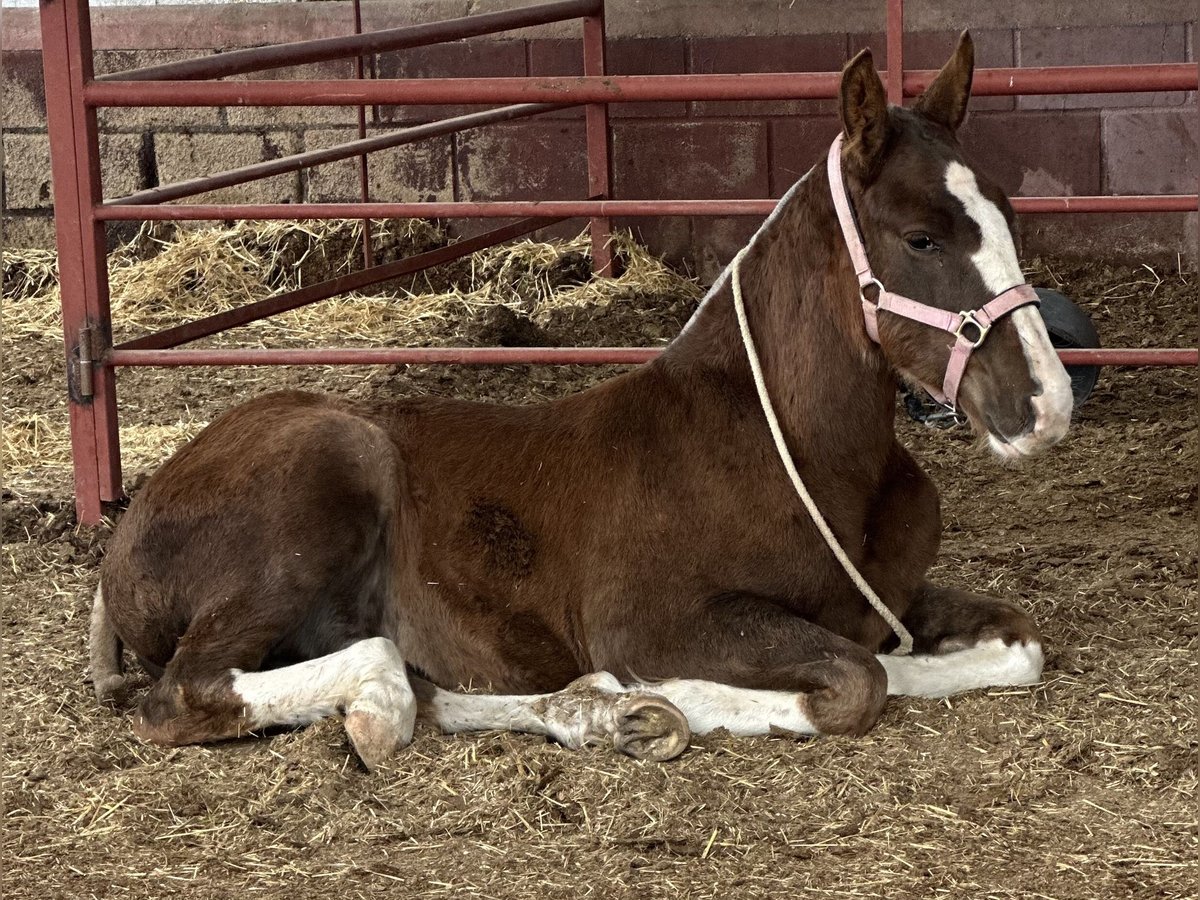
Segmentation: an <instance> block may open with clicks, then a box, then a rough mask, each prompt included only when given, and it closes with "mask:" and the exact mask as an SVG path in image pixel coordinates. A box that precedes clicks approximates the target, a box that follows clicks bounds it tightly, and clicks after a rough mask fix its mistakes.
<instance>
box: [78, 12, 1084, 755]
mask: <svg viewBox="0 0 1200 900" xmlns="http://www.w3.org/2000/svg"><path fill="white" fill-rule="evenodd" d="M972 69H973V50H972V45H971V41H970V38H969V36H968V35H966V34H964V35H963V37H962V39H961V41H960V43H959V46H958V48H957V50H956V51H955V53H954V55H953V57H952V58H951V59H950V61H949V62H948V63H947V64H946V66H945V67H944V68H943V69H942V70H941V72H940V73H939V75H938V76H937V78H936V80H935V81H934V82H933V84H932V85H931V86H930V87H929V89H928V90H927V91H925V93H924V94H922V95H921V96H920V97H919V98H917V100H916V101H915V102H914V103H913V105H912V107H911V108H909V109H900V108H896V107H889V106H888V105H887V103H886V100H885V96H884V90H883V86H882V84H881V83H880V80H879V76H878V74H877V73H876V71H875V68H874V66H873V64H872V60H871V56H870V54H869V53H868V52H863V53H861V54H859V55H858V56H857V57H855V58H854V60H852V61H851V62H850V63H849V64H848V65H847V67H846V69H845V71H844V72H843V75H842V82H841V91H840V97H841V100H840V103H841V117H842V123H843V129H844V130H843V134H842V135H841V136H840V137H839V139H838V141H837V142H835V144H834V146H833V147H832V148H831V151H830V154H829V156H828V158H827V159H826V160H822V161H821V162H819V163H818V164H817V165H816V166H814V167H813V169H812V170H811V171H810V172H809V173H808V174H807V175H805V176H804V178H802V179H801V180H800V182H799V183H797V184H796V185H795V186H794V187H792V189H791V190H790V191H788V193H787V194H786V195H785V196H784V197H783V199H782V200H781V201H780V202H779V205H778V207H777V208H776V210H775V211H774V212H773V213H772V214H771V216H770V217H769V218H768V219H767V220H766V221H765V222H764V224H763V225H762V227H761V228H760V229H759V230H758V232H757V233H756V234H755V235H754V237H753V238H752V239H751V241H750V243H749V244H748V245H747V247H746V248H745V249H744V250H742V251H741V253H739V254H738V257H737V259H736V260H735V262H734V264H732V265H731V266H730V268H729V269H727V270H726V271H725V273H724V274H723V275H722V276H721V278H720V279H719V280H718V281H717V283H716V284H715V285H714V286H713V288H712V290H711V291H710V292H709V294H708V296H707V297H706V298H705V300H704V302H703V304H702V305H701V306H700V308H699V309H698V310H697V312H696V314H695V315H694V316H693V318H692V319H691V321H690V322H689V323H688V324H687V326H686V328H685V329H684V330H683V331H682V333H681V334H680V335H679V336H678V338H676V339H675V340H674V341H673V342H672V343H671V344H670V346H669V347H667V348H666V351H665V352H664V353H663V354H662V356H661V357H660V358H658V359H656V360H655V361H654V362H652V363H649V364H647V365H644V366H642V367H640V368H638V369H635V370H632V371H630V372H628V373H627V374H623V375H620V376H618V377H616V378H613V379H611V380H609V381H606V382H604V383H603V384H600V385H598V386H596V387H594V388H592V389H591V390H588V391H584V392H583V393H580V394H576V395H574V396H570V397H567V398H564V399H561V400H558V401H555V402H553V403H547V404H544V405H540V406H528V407H518V408H508V407H500V406H493V405H487V404H478V403H467V402H459V401H453V400H446V399H435V398H427V397H423V398H414V399H403V400H388V399H380V400H378V401H377V402H370V403H351V402H349V401H346V400H343V399H340V398H335V397H325V396H315V395H310V394H302V393H281V394H273V395H270V396H265V397H261V398H258V399H255V400H252V401H250V402H247V403H245V404H242V405H241V406H238V407H236V408H234V409H232V410H231V411H229V412H228V413H226V414H225V415H223V416H221V417H220V418H219V419H217V420H216V421H215V422H214V423H213V424H212V425H210V426H209V427H208V428H207V429H205V431H204V432H203V433H201V434H200V435H199V436H198V437H197V438H196V439H195V440H193V441H192V442H191V443H189V444H188V445H187V446H185V447H184V448H183V449H181V450H180V451H179V452H178V453H177V454H176V455H175V456H174V457H173V458H172V459H171V460H170V461H168V462H167V463H166V464H165V465H164V466H163V467H162V469H161V470H160V471H159V472H158V473H157V474H156V475H155V476H154V477H153V478H151V479H150V481H149V483H148V484H147V485H146V486H145V488H144V489H143V490H142V491H141V493H140V494H139V495H138V496H137V497H136V499H135V500H134V501H133V503H132V504H131V505H130V507H129V510H128V511H127V513H126V514H125V516H124V519H123V520H122V521H121V523H120V526H119V528H118V529H117V531H116V533H115V535H114V536H113V538H112V541H111V544H110V546H109V548H108V553H107V556H106V558H105V560H104V564H103V566H102V570H101V586H100V588H99V589H98V590H97V593H96V600H95V609H94V614H93V623H92V673H93V678H94V684H95V689H96V692H97V695H98V696H99V697H100V698H101V700H109V699H111V698H113V697H114V696H115V695H116V694H117V693H118V692H119V691H120V690H121V688H122V686H123V676H122V674H121V672H122V669H121V659H122V656H121V654H122V647H128V648H130V649H131V650H132V651H133V652H134V653H135V654H136V655H137V656H138V657H139V658H140V659H141V660H142V661H143V663H144V664H145V665H146V666H147V668H148V669H150V670H151V671H152V672H155V673H157V674H159V677H158V680H157V681H156V683H155V684H154V685H153V687H152V688H151V689H150V690H149V691H148V693H147V694H146V695H145V696H144V698H143V699H142V700H141V703H140V706H139V708H138V710H137V712H136V714H135V716H134V720H133V728H134V730H135V732H136V733H137V734H138V735H139V736H141V737H142V738H144V739H146V740H148V741H153V742H156V743H161V744H170V745H175V744H187V743H195V742H203V741H214V740H220V739H224V738H232V737H236V736H239V735H244V734H247V733H249V732H254V731H257V730H259V729H264V728H268V727H270V726H274V725H300V724H304V723H307V722H312V721H314V720H316V719H318V718H321V717H324V716H331V715H335V714H338V713H342V714H344V715H345V727H346V731H347V732H348V734H349V737H350V740H351V742H352V744H353V746H354V748H355V750H356V751H357V753H358V755H359V756H360V757H361V758H362V760H363V762H364V763H365V764H366V765H367V766H368V767H374V766H377V765H379V764H382V763H385V762H386V761H387V760H388V759H389V757H390V756H391V755H392V754H393V753H395V752H396V751H397V749H398V748H400V747H403V746H404V745H406V744H407V743H408V742H409V741H410V740H411V738H412V734H413V728H414V724H415V722H416V721H417V720H419V719H421V720H426V721H429V722H431V723H433V724H434V725H436V726H437V727H439V728H441V729H444V730H446V731H450V732H456V731H470V730H477V729H513V730H518V731H526V732H533V733H537V734H545V735H549V736H550V737H552V738H554V739H555V740H557V741H559V742H561V743H562V744H564V745H566V746H568V747H579V746H582V745H585V744H593V743H596V742H607V743H612V744H613V745H614V746H615V747H616V748H617V749H619V750H621V751H623V752H625V753H628V754H630V755H632V756H635V757H641V758H649V759H668V758H671V757H673V756H675V755H677V754H678V753H680V752H682V751H683V749H684V748H685V747H686V746H687V744H688V740H689V737H690V734H691V733H704V732H707V731H709V730H712V729H715V728H719V727H723V728H727V729H729V730H730V731H732V732H734V733H735V734H739V735H753V734H764V733H767V732H768V731H769V730H771V729H774V728H780V729H786V730H789V731H792V732H797V733H800V734H841V733H849V734H862V733H863V732H865V731H866V730H867V729H869V728H870V727H871V726H872V724H873V723H874V722H875V721H876V719H877V718H878V717H879V715H880V711H881V709H882V708H883V706H884V703H885V700H886V697H887V695H888V694H906V695H919V696H945V695H949V694H952V693H955V692H958V691H964V690H970V689H972V688H978V687H983V686H988V685H1018V684H1031V683H1035V682H1037V681H1038V680H1039V678H1040V675H1041V667H1042V650H1041V644H1040V639H1039V635H1038V631H1037V628H1036V627H1035V626H1034V624H1033V622H1032V621H1031V620H1030V619H1029V617H1028V616H1027V615H1026V614H1025V613H1023V612H1022V611H1020V610H1019V609H1018V608H1017V607H1015V606H1013V605H1012V604H1010V603H1007V602H1005V601H1003V600H999V599H994V598H991V597H985V596H979V595H976V594H972V593H967V592H965V591H961V590H957V589H954V588H947V587H941V586H938V585H934V584H932V583H930V582H929V581H928V580H926V577H925V573H926V571H927V570H928V568H929V566H930V565H931V563H932V562H933V560H934V557H935V554H936V552H937V548H938V541H939V532H940V528H941V522H940V511H939V503H938V493H937V489H936V488H935V487H934V485H933V483H932V482H931V480H930V479H929V477H928V476H927V475H926V474H925V473H924V472H923V471H922V470H921V468H920V467H919V466H918V465H917V463H916V462H915V461H914V460H913V458H912V457H911V456H910V455H909V453H908V452H907V451H906V450H905V449H904V448H903V447H902V446H901V445H900V444H899V443H898V441H897V439H896V436H895V432H894V422H893V420H894V411H895V397H896V389H897V378H902V379H906V380H907V381H909V382H911V383H915V384H919V385H923V386H925V387H926V388H927V389H928V390H929V391H930V393H932V394H933V395H934V396H935V397H938V398H940V399H942V400H943V401H944V402H946V403H947V404H951V405H954V406H955V407H956V408H957V409H958V410H960V411H961V412H962V413H963V414H965V415H966V416H967V418H968V419H969V420H970V422H971V425H972V427H973V428H974V429H975V430H976V432H978V433H979V434H980V435H982V436H984V437H985V438H986V442H987V444H988V445H990V447H991V449H992V450H993V451H994V452H995V453H996V454H997V455H998V456H1000V457H1002V458H1004V459H1017V458H1021V457H1027V456H1031V455H1033V454H1036V453H1038V452H1039V451H1042V450H1044V449H1046V448H1047V447H1050V446H1051V445H1053V444H1054V443H1056V442H1057V441H1059V440H1060V439H1061V438H1062V437H1063V435H1064V434H1065V433H1066V430H1067V426H1068V423H1069V421H1070V413H1071V391H1070V385H1069V381H1068V378H1067V375H1066V372H1065V371H1064V369H1063V367H1062V365H1061V364H1060V363H1059V361H1058V359H1057V357H1056V356H1055V353H1054V351H1053V349H1052V348H1051V345H1050V341H1049V339H1048V337H1047V335H1046V331H1045V328H1044V327H1043V325H1042V322H1041V319H1040V317H1039V316H1038V314H1037V311H1036V310H1034V309H1032V308H1031V303H1033V302H1036V297H1035V295H1033V293H1032V290H1031V289H1030V288H1029V287H1028V286H1027V285H1025V284H1024V279H1023V277H1022V274H1021V270H1020V268H1019V266H1018V264H1017V256H1016V252H1015V250H1014V246H1013V240H1012V236H1011V231H1010V226H1011V222H1012V210H1011V207H1010V205H1009V203H1008V201H1007V200H1006V198H1005V197H1004V196H1003V195H1002V194H1001V192H1000V191H999V190H998V189H997V188H996V187H995V185H993V184H992V183H991V182H990V181H988V180H987V179H986V178H985V177H984V176H983V175H981V174H980V173H979V172H977V171H976V170H975V169H974V168H973V167H972V166H971V165H970V163H968V162H967V161H966V160H965V159H964V157H963V155H962V151H961V149H960V147H959V145H958V142H957V140H956V137H955V132H956V129H957V128H958V126H959V125H960V124H961V122H962V120H963V117H964V115H965V112H966V106H967V99H968V96H969V94H970V85H971V75H972ZM885 285H886V287H885ZM957 310H967V311H968V312H964V313H958V312H956V311H957ZM780 448H782V453H781V452H780ZM789 467H791V469H792V470H794V475H795V478H794V479H793V477H792V473H789ZM798 485H799V487H797V486H798ZM805 489H806V492H807V497H808V501H811V502H810V503H809V502H808V501H806V500H805V499H804V498H803V497H802V496H801V491H803V490H805ZM810 505H811V507H812V510H815V512H813V511H812V510H810V508H809V506H810ZM898 644H899V645H901V649H902V650H908V649H909V646H910V645H911V650H912V652H911V653H909V654H907V655H899V654H892V653H889V652H888V651H890V650H891V649H893V648H894V647H896V646H897V645H898ZM464 684H474V685H485V686H488V687H489V689H490V690H493V691H496V692H499V694H497V695H493V694H464V693H456V692H455V691H454V688H456V687H457V686H459V685H464Z"/></svg>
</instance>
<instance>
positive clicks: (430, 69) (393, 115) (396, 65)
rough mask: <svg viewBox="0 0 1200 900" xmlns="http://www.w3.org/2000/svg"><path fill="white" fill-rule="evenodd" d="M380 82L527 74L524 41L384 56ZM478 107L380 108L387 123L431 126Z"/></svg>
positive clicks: (467, 44)
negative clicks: (396, 79)
mask: <svg viewBox="0 0 1200 900" xmlns="http://www.w3.org/2000/svg"><path fill="white" fill-rule="evenodd" d="M376 67H377V71H378V76H379V77H380V78H487V77H496V78H502V77H513V76H522V75H525V74H527V71H526V65H525V42H524V41H455V42H453V43H449V44H436V45H434V46H430V47H414V48H413V49H412V50H397V51H395V52H393V53H381V54H380V55H379V57H378V61H377V64H376ZM480 108H481V107H480V106H478V105H476V106H381V107H379V118H380V120H381V121H384V122H404V123H411V122H432V121H434V120H435V119H444V118H446V117H448V116H458V115H463V114H464V113H468V112H472V111H475V110H478V109H480Z"/></svg>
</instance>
